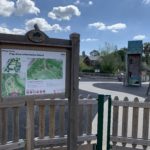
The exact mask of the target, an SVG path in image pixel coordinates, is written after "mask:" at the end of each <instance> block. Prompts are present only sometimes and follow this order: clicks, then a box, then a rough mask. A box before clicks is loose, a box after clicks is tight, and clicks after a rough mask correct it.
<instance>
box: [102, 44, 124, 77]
mask: <svg viewBox="0 0 150 150" xmlns="http://www.w3.org/2000/svg"><path fill="white" fill-rule="evenodd" d="M100 56H101V57H100V59H101V61H100V70H101V72H103V73H113V74H115V73H116V72H117V71H118V70H121V71H122V70H124V68H125V62H124V61H125V49H124V48H123V49H120V50H117V46H116V45H113V44H110V43H105V45H104V47H103V48H102V49H101V52H100Z"/></svg>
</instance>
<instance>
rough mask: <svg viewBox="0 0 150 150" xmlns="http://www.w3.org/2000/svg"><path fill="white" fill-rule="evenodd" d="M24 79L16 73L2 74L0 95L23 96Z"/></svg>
mask: <svg viewBox="0 0 150 150" xmlns="http://www.w3.org/2000/svg"><path fill="white" fill-rule="evenodd" d="M24 95H25V81H24V80H23V79H21V78H20V76H19V75H18V74H16V73H15V74H10V73H3V74H2V96H24Z"/></svg>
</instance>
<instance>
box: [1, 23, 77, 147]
mask: <svg viewBox="0 0 150 150" xmlns="http://www.w3.org/2000/svg"><path fill="white" fill-rule="evenodd" d="M34 27H35V29H33V30H31V31H29V32H27V33H26V35H10V34H0V60H1V61H0V103H5V102H7V101H9V104H10V105H11V102H14V101H17V102H18V101H22V100H23V101H25V102H26V101H32V100H34V99H38V98H40V99H41V98H62V97H63V98H64V97H65V98H68V104H69V105H68V108H69V112H68V113H69V116H68V143H67V149H68V150H77V122H78V121H77V119H78V118H77V107H78V92H79V91H78V90H79V88H78V74H79V43H80V35H79V34H77V33H73V34H71V35H70V39H68V40H67V39H54V38H49V37H48V36H47V35H46V34H45V33H43V32H42V31H40V30H39V28H38V26H37V25H35V26H34ZM30 149H31V150H32V145H31V148H30Z"/></svg>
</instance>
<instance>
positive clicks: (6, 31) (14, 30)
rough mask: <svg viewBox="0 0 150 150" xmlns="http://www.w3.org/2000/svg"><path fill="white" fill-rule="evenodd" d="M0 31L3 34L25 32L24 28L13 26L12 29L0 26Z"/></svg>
mask: <svg viewBox="0 0 150 150" xmlns="http://www.w3.org/2000/svg"><path fill="white" fill-rule="evenodd" d="M0 33H5V34H19V35H21V34H25V33H26V30H24V29H18V28H13V29H9V28H7V27H2V26H0Z"/></svg>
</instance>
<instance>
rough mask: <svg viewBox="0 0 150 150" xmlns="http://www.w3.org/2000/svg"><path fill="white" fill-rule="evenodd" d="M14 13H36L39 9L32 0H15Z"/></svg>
mask: <svg viewBox="0 0 150 150" xmlns="http://www.w3.org/2000/svg"><path fill="white" fill-rule="evenodd" d="M16 13H17V14H18V15H23V14H27V13H29V14H36V15H37V14H38V13H40V9H39V8H37V7H36V6H35V2H34V1H32V0H17V2H16Z"/></svg>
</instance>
